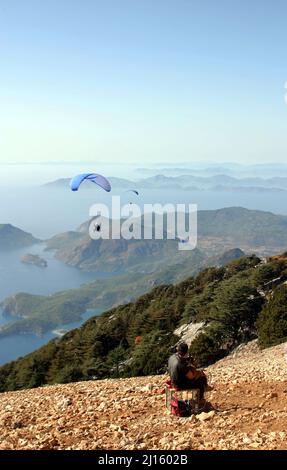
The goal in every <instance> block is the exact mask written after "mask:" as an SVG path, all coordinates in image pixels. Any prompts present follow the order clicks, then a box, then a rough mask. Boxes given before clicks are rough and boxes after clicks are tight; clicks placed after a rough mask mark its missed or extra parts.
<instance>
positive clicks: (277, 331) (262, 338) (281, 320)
mask: <svg viewBox="0 0 287 470" xmlns="http://www.w3.org/2000/svg"><path fill="white" fill-rule="evenodd" d="M256 326H257V329H258V337H259V343H260V344H261V346H262V347H265V348H266V347H268V346H273V345H275V344H279V343H282V342H283V341H287V285H286V284H283V285H282V286H280V287H278V288H276V289H275V290H274V292H273V295H272V297H271V299H270V301H269V302H268V304H267V305H266V306H265V307H264V309H263V310H262V312H261V314H260V316H259V318H258V320H257V323H256Z"/></svg>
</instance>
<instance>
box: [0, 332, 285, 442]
mask: <svg viewBox="0 0 287 470" xmlns="http://www.w3.org/2000/svg"><path fill="white" fill-rule="evenodd" d="M286 358H287V343H284V344H282V345H279V346H276V347H273V348H269V349H266V350H264V351H263V352H260V351H258V348H257V344H256V342H254V341H253V342H251V343H249V344H248V345H246V346H245V347H243V348H239V349H238V350H237V351H236V352H235V353H234V354H233V355H232V356H229V357H228V358H225V359H223V360H221V361H219V362H217V363H216V364H215V365H213V366H211V367H209V368H208V369H207V370H206V373H207V375H208V377H209V380H210V383H211V384H212V385H213V386H214V390H213V391H212V392H210V393H209V394H208V395H207V398H208V400H209V401H210V402H211V404H212V406H213V410H212V411H211V412H208V413H201V414H199V415H197V416H192V417H190V418H176V417H174V416H171V415H169V414H168V412H167V410H166V409H165V396H164V395H163V393H162V392H163V382H164V379H165V377H164V376H153V377H140V378H131V379H118V380H101V381H89V382H79V383H73V384H65V385H56V386H47V387H41V388H38V389H32V390H24V391H20V392H7V393H3V394H1V395H0V449H91V450H92V449H125V450H128V449H160V450H163V449H184V450H186V449H287V360H286Z"/></svg>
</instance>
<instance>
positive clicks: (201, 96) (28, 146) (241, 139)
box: [0, 0, 287, 166]
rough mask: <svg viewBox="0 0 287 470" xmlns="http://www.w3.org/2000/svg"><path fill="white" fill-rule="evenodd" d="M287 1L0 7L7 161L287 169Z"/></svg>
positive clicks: (35, 0)
mask: <svg viewBox="0 0 287 470" xmlns="http://www.w3.org/2000/svg"><path fill="white" fill-rule="evenodd" d="M286 44H287V3H286V0H275V1H274V0H272V1H271V0H264V1H262V0H252V2H250V0H240V1H238V0H232V1H230V0H218V1H214V0H197V1H195V0H172V1H171V0H120V1H119V0H105V1H102V0H46V1H45V2H41V1H39V0H25V1H23V0H0V162H1V163H4V162H22V163H24V162H81V161H85V162H89V161H91V162H95V161H101V162H106V163H109V162H110V163H112V162H117V163H120V164H124V163H133V164H139V165H140V166H143V162H144V163H145V164H148V163H155V162H159V163H160V162H168V163H178V162H183V161H184V162H189V161H190V162H192V161H201V160H208V161H214V162H215V161H234V162H242V163H256V162H274V161H276V162H284V161H286V156H287V132H286V131H287V98H286V100H284V95H287V89H285V88H284V86H285V82H287V54H286Z"/></svg>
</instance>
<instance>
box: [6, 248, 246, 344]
mask: <svg viewBox="0 0 287 470" xmlns="http://www.w3.org/2000/svg"><path fill="white" fill-rule="evenodd" d="M241 253H242V252H241ZM239 254H240V253H238V252H236V256H238V255H239ZM234 255H235V253H234ZM227 256H228V254H227ZM206 264H208V259H207V258H205V257H204V256H203V254H202V253H201V252H200V251H199V250H193V251H192V252H191V255H190V256H189V258H188V259H186V260H184V261H183V262H182V263H179V264H175V265H170V266H168V267H167V268H166V269H164V270H162V271H159V272H155V273H152V274H148V275H145V274H137V275H136V276H135V275H134V274H121V275H118V276H115V277H113V278H111V279H103V280H97V281H94V282H92V283H89V284H84V285H82V286H81V287H79V288H78V289H71V290H68V291H63V292H59V293H57V294H54V295H51V296H39V295H32V294H25V293H19V294H16V295H13V296H12V297H8V298H7V299H6V300H5V301H3V302H2V303H1V304H0V306H1V308H2V309H3V311H4V314H6V315H10V316H12V317H22V319H21V320H17V319H16V321H13V322H11V323H8V324H6V325H5V326H3V327H2V328H1V329H0V338H1V337H4V336H9V335H12V334H15V333H35V334H37V335H41V334H43V333H45V332H46V331H50V330H52V329H54V328H56V327H57V326H59V325H64V324H65V323H71V322H74V321H78V320H80V319H81V315H82V314H83V313H84V312H85V311H86V310H88V309H95V308H96V309H102V310H104V309H109V308H111V307H113V306H114V305H118V304H121V303H127V302H130V301H131V300H133V299H136V298H137V297H139V296H140V295H142V294H144V293H145V292H148V291H149V290H150V289H151V288H152V287H153V286H154V285H156V284H164V283H170V282H177V281H179V280H182V279H184V278H185V277H187V276H188V275H193V274H196V273H198V272H199V271H200V269H202V267H203V266H205V265H206Z"/></svg>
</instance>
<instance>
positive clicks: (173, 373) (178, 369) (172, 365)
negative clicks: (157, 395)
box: [168, 353, 189, 387]
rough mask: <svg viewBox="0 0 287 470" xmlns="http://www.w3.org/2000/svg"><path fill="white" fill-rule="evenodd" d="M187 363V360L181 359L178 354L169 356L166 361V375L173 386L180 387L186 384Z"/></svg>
mask: <svg viewBox="0 0 287 470" xmlns="http://www.w3.org/2000/svg"><path fill="white" fill-rule="evenodd" d="M188 362H189V361H188V359H187V358H185V357H181V356H180V355H179V354H178V353H176V354H173V355H172V356H170V358H169V360H168V373H169V375H170V379H171V381H172V383H173V384H174V385H177V386H178V387H180V386H183V385H185V384H186V383H187V379H186V373H187V371H188Z"/></svg>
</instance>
